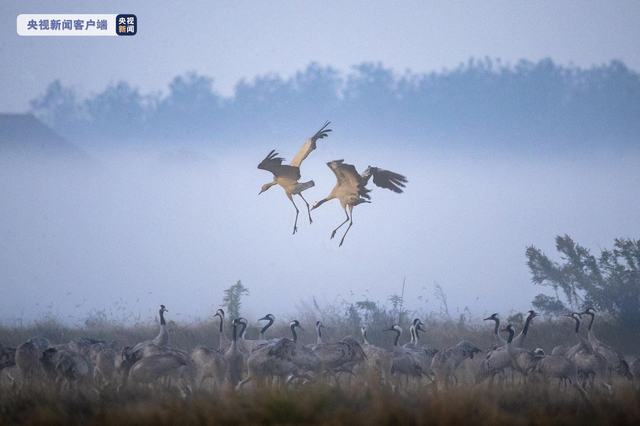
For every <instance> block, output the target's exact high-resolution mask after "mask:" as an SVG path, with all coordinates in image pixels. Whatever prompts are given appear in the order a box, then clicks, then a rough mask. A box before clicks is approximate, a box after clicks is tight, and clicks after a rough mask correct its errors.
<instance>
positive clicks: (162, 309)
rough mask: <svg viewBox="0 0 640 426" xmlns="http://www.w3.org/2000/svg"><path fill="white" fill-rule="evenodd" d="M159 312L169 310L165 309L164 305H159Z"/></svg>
mask: <svg viewBox="0 0 640 426" xmlns="http://www.w3.org/2000/svg"><path fill="white" fill-rule="evenodd" d="M160 310H161V311H162V312H169V310H168V309H167V308H165V307H164V305H160Z"/></svg>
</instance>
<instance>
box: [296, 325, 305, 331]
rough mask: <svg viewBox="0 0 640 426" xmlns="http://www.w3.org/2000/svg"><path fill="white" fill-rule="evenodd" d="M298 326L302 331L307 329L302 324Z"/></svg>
mask: <svg viewBox="0 0 640 426" xmlns="http://www.w3.org/2000/svg"><path fill="white" fill-rule="evenodd" d="M298 328H299V329H300V330H302V331H306V330H305V329H304V328H302V326H301V325H299V326H298Z"/></svg>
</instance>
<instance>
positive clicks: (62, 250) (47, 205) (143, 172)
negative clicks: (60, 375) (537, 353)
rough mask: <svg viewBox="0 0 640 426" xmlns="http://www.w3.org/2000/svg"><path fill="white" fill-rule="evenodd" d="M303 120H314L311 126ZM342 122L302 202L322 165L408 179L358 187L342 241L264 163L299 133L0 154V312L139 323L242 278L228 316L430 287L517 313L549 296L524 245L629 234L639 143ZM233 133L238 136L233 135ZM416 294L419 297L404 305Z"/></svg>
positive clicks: (194, 305)
mask: <svg viewBox="0 0 640 426" xmlns="http://www.w3.org/2000/svg"><path fill="white" fill-rule="evenodd" d="M310 130H313V129H310ZM340 130H341V129H340V128H339V127H334V132H333V133H332V134H331V136H330V137H329V138H328V139H324V140H322V141H320V142H319V143H318V149H317V150H316V151H314V152H313V153H312V154H311V155H310V156H309V158H308V159H307V160H306V161H305V162H304V163H303V165H302V181H306V180H310V179H313V180H315V183H316V186H315V187H314V188H311V189H309V190H308V191H306V192H305V193H304V194H305V198H306V199H307V200H308V201H309V202H310V203H311V202H313V201H317V200H319V199H321V198H324V197H325V196H326V195H328V194H329V192H330V191H331V189H332V187H333V185H334V184H335V177H334V175H333V173H332V172H331V171H330V170H329V169H328V168H327V167H326V165H325V163H326V162H327V161H330V160H334V159H339V158H344V159H345V161H346V162H347V163H352V164H354V165H355V166H356V168H357V169H358V170H359V171H362V170H364V168H366V167H367V166H368V165H372V166H378V167H382V168H386V169H389V170H392V171H395V172H398V173H402V174H404V175H406V176H407V178H408V180H409V183H408V184H407V188H406V191H405V193H404V194H400V195H398V194H394V193H392V192H390V191H387V190H384V189H381V188H378V187H373V188H374V190H373V191H372V193H371V197H372V203H371V204H366V205H360V206H357V207H356V208H355V209H354V225H353V227H352V228H351V230H350V231H349V234H348V236H347V238H346V240H345V244H344V246H343V247H341V248H338V243H339V238H340V237H341V236H342V232H344V229H345V228H346V227H343V228H341V229H340V230H339V231H338V234H337V236H336V238H335V239H334V240H330V239H329V236H330V234H331V231H332V230H333V229H334V228H335V227H337V226H338V225H339V224H340V223H341V222H342V221H343V220H344V213H343V211H342V209H341V207H340V205H339V202H338V201H337V200H334V201H331V202H329V203H326V204H324V205H323V206H322V207H321V208H319V209H317V210H315V211H313V212H312V215H313V219H314V223H313V224H312V225H309V222H308V220H307V216H306V209H305V208H304V204H303V202H302V200H300V199H299V198H298V197H296V199H295V202H296V204H297V205H298V207H299V208H300V217H299V222H298V228H299V232H298V233H297V234H296V235H291V232H292V228H293V220H294V217H295V211H294V209H293V206H291V203H290V202H289V200H288V199H287V198H286V196H285V194H284V191H283V190H282V189H281V188H280V187H277V186H276V187H274V188H272V189H270V190H269V191H268V192H266V193H263V194H262V195H260V196H258V192H259V191H260V187H261V185H262V184H264V183H267V182H270V181H271V180H272V177H271V174H270V173H268V172H265V171H263V170H258V169H257V168H256V166H257V164H258V163H259V162H260V161H261V160H262V159H263V158H264V156H265V155H266V154H267V153H268V152H269V151H270V150H271V149H273V148H276V149H277V150H278V152H280V154H281V155H283V156H284V157H285V158H287V159H289V160H290V159H291V158H292V157H293V155H294V154H295V152H296V151H297V150H298V149H299V147H300V145H301V143H302V142H304V139H302V140H294V139H291V140H290V139H287V140H279V141H265V142H264V143H259V144H254V145H257V146H258V147H255V146H252V147H251V148H243V149H225V150H222V149H219V148H213V147H207V146H203V145H193V144H191V145H190V144H188V143H184V142H176V143H175V144H172V145H170V146H168V145H164V146H159V145H148V146H144V147H140V146H128V147H127V146H122V145H114V146H112V147H111V148H95V149H94V150H92V151H87V158H86V159H84V160H70V159H64V158H58V159H55V158H43V157H29V156H20V157H12V156H9V155H8V154H6V153H5V154H0V155H1V156H0V286H1V287H2V294H3V297H2V298H0V320H2V321H3V322H12V321H19V320H20V319H22V318H23V319H24V320H25V321H30V320H32V319H35V318H39V317H42V316H44V315H47V314H48V313H52V314H54V315H58V316H59V317H60V319H61V320H63V321H67V322H69V323H71V324H74V323H78V322H81V321H82V320H83V319H84V318H85V317H86V316H87V314H88V313H89V312H91V311H92V310H103V309H106V310H107V315H109V317H110V318H113V319H122V320H126V319H127V318H129V316H130V315H134V316H138V315H140V316H141V318H143V319H144V318H148V317H151V316H152V315H154V313H155V311H156V307H157V306H158V305H159V304H160V303H163V304H165V305H166V306H167V307H168V308H169V310H170V314H169V316H170V317H171V319H175V320H189V318H193V317H195V316H200V317H205V316H209V315H212V314H213V312H214V311H215V309H216V308H217V307H219V306H220V304H221V302H222V291H223V290H224V289H226V288H227V287H229V286H230V285H232V284H234V283H235V282H236V281H237V280H242V282H243V284H244V285H245V286H246V287H248V288H249V289H250V291H251V294H250V296H248V297H246V298H245V299H244V300H243V313H244V314H245V315H246V316H248V317H249V318H250V319H256V318H257V317H258V316H262V315H264V314H266V313H268V312H270V313H273V314H275V315H288V314H290V313H292V312H294V310H295V306H296V304H298V303H300V302H301V301H308V300H309V299H310V298H311V297H312V296H314V297H316V298H317V299H318V300H319V301H320V302H328V303H338V302H340V301H341V300H342V299H346V300H348V301H356V300H364V299H369V300H373V301H380V302H382V303H385V304H388V302H387V299H388V297H389V296H390V295H392V294H394V293H398V294H399V293H400V292H401V290H402V281H403V278H405V277H406V289H405V301H406V302H405V303H406V306H407V308H409V309H419V308H421V309H423V310H425V311H427V312H429V311H432V310H433V311H438V309H439V305H438V302H437V301H436V300H435V298H434V296H433V286H434V281H437V282H438V283H439V284H440V285H442V287H443V288H444V291H445V293H446V295H447V297H448V299H449V307H450V309H451V311H452V314H453V313H455V312H456V311H457V310H459V311H462V310H463V309H464V308H465V307H468V308H469V309H470V311H471V313H472V314H474V315H480V314H483V313H484V312H489V311H491V312H494V311H501V312H505V311H508V310H510V309H515V310H518V311H525V310H527V309H529V307H530V302H531V300H532V299H533V297H534V296H535V295H536V294H538V293H541V292H544V291H547V292H548V289H543V288H542V287H536V286H534V285H533V284H531V282H530V273H529V271H528V268H527V266H526V264H525V262H526V258H525V256H524V254H525V248H526V247H527V246H529V245H535V246H536V247H539V248H542V249H543V250H544V251H546V252H547V253H548V254H550V255H551V256H553V257H555V248H554V237H555V236H556V235H562V234H565V233H566V234H569V235H571V237H572V238H574V240H576V241H578V242H580V244H582V245H584V246H586V247H590V248H591V249H592V250H593V251H594V252H595V253H599V249H600V247H602V248H604V247H608V246H611V245H612V244H613V239H614V238H616V237H634V236H635V235H637V234H638V232H639V231H640V225H639V222H638V221H637V212H638V211H639V208H640V201H639V199H638V197H637V183H638V182H639V181H640V155H639V154H638V153H637V152H626V153H620V152H618V153H609V154H607V153H599V154H595V153H593V154H589V155H583V156H579V155H572V156H569V155H564V156H553V157H552V156H543V155H538V156H535V155H525V154H513V153H512V154H497V153H491V152H482V151H480V150H477V151H468V152H467V153H460V152H457V153H451V152H448V151H446V150H430V149H416V148H415V147H412V148H409V147H408V146H402V145H397V144H396V145H394V143H393V142H392V141H389V142H388V143H385V141H376V142H375V143H372V142H367V141H362V140H346V139H345V138H344V137H341V136H340ZM238 145H241V144H238ZM419 296H423V298H422V299H420V300H419V299H418V297H419Z"/></svg>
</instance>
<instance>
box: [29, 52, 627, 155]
mask: <svg viewBox="0 0 640 426" xmlns="http://www.w3.org/2000/svg"><path fill="white" fill-rule="evenodd" d="M30 105H31V112H33V113H34V114H35V115H36V116H38V117H39V118H41V119H42V120H43V121H45V122H46V123H47V124H49V125H50V126H52V127H53V128H54V129H55V130H56V131H57V132H58V133H60V134H61V135H62V136H64V137H66V138H68V139H70V140H72V141H78V142H82V141H92V142H94V141H100V140H105V141H112V140H113V139H114V138H118V139H119V140H127V141H130V140H135V141H141V142H145V141H155V140H158V139H164V140H169V141H170V140H175V139H177V138H179V139H184V138H189V139H190V140H199V141H207V142H212V143H234V144H243V143H250V142H249V141H251V140H255V139H254V138H255V136H262V137H263V138H264V137H272V138H282V137H299V132H300V131H299V129H298V128H296V127H295V126H292V123H295V124H298V123H302V124H304V128H305V129H306V128H307V127H309V126H310V127H314V126H316V125H317V123H321V122H323V121H324V120H325V119H331V120H332V121H339V122H340V124H341V127H342V128H343V129H344V130H343V134H344V135H345V136H353V137H358V138H364V137H369V138H371V137H373V138H376V139H383V140H389V139H390V138H393V140H399V141H411V142H415V143H419V144H428V143H430V141H434V140H438V139H442V138H447V139H448V140H451V143H452V144H455V143H469V144H474V143H485V144H487V143H488V144H491V143H495V144H497V145H498V146H499V147H507V148H508V147H514V146H525V145H530V144H531V143H538V144H548V146H550V147H558V146H560V147H564V146H571V147H574V146H578V147H581V148H589V147H597V146H599V145H602V144H608V145H609V146H611V144H618V145H621V146H629V145H633V144H635V143H636V142H635V141H637V140H638V137H639V136H640V120H638V119H637V118H638V117H640V75H639V74H638V73H637V72H635V71H634V70H631V69H629V68H628V67H627V66H626V65H625V64H624V63H623V62H620V61H612V62H610V63H609V64H603V65H598V66H592V67H590V68H580V67H577V66H573V65H570V66H562V65H558V64H555V63H554V62H553V61H552V60H551V59H543V60H540V61H538V62H530V61H526V60H521V61H519V62H517V63H516V64H511V65H509V64H503V63H502V62H501V61H499V60H491V59H482V60H476V59H470V60H469V61H468V62H467V63H464V64H461V65H460V66H459V67H458V68H455V69H451V70H446V69H445V70H442V71H440V72H432V73H414V72H411V71H405V72H404V73H397V72H395V71H394V70H393V69H391V68H387V67H384V66H383V65H382V64H380V63H377V64H376V63H363V64H360V65H357V66H354V67H352V68H351V70H350V71H348V72H346V73H345V72H340V71H338V70H336V69H334V68H332V67H330V66H326V67H323V66H320V65H318V64H317V63H311V64H309V65H308V66H307V68H306V69H304V70H302V71H299V72H297V73H296V74H295V75H292V76H291V77H288V78H283V77H281V76H279V75H277V74H267V75H260V76H257V77H255V78H254V79H253V80H244V79H243V80H241V81H239V82H238V83H237V84H236V86H235V90H234V93H233V95H232V96H230V97H224V96H221V95H220V94H219V93H217V92H216V91H215V89H214V80H213V78H211V77H208V76H205V75H201V74H198V73H197V72H190V73H187V74H186V75H180V76H176V77H175V78H174V79H173V80H172V81H171V82H170V83H169V86H168V90H167V91H165V93H149V94H143V93H141V92H140V90H139V89H138V88H136V87H134V86H132V85H131V84H129V83H127V82H126V81H120V82H118V83H116V84H112V85H109V86H108V87H107V88H105V89H104V90H103V91H102V92H100V93H95V94H93V95H91V96H89V97H87V98H84V99H81V98H80V97H79V96H78V94H77V93H76V92H75V90H74V88H73V87H70V86H64V85H63V84H62V83H61V82H60V81H59V80H56V81H53V82H52V83H51V84H50V85H49V86H48V88H47V89H46V91H45V93H43V94H42V95H40V96H39V97H37V98H36V99H33V100H32V101H31V103H30ZM471 137H473V138H471ZM231 141H233V142H231ZM460 141H466V142H460Z"/></svg>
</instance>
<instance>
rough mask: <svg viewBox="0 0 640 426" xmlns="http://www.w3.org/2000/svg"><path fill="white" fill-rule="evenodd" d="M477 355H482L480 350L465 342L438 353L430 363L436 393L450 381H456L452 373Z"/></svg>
mask: <svg viewBox="0 0 640 426" xmlns="http://www.w3.org/2000/svg"><path fill="white" fill-rule="evenodd" d="M477 353H482V350H481V349H480V348H478V347H477V346H476V345H474V344H473V343H471V342H469V341H467V340H463V341H461V342H460V343H458V344H457V345H455V346H453V347H449V348H446V349H444V350H442V351H440V352H438V353H437V354H436V355H435V356H434V357H433V361H432V362H431V369H432V370H433V373H434V374H435V376H436V383H437V387H438V391H440V390H442V389H444V388H445V387H446V386H448V385H449V384H450V383H451V382H452V379H454V380H456V381H457V379H456V377H455V375H454V373H455V371H456V369H457V368H458V366H459V365H460V364H461V363H462V362H463V361H464V360H466V359H473V357H474V356H475V354H477Z"/></svg>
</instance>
